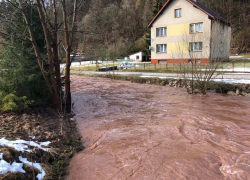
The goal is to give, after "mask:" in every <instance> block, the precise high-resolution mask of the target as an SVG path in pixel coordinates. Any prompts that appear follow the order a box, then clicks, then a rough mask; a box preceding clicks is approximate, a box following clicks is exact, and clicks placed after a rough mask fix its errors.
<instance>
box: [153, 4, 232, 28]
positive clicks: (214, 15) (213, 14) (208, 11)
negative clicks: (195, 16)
mask: <svg viewBox="0 0 250 180" xmlns="http://www.w3.org/2000/svg"><path fill="white" fill-rule="evenodd" d="M171 1H172V0H168V1H167V2H166V3H165V4H164V5H163V7H162V8H161V9H160V11H159V12H158V13H157V14H156V16H155V17H154V18H153V19H152V21H151V22H150V23H149V25H148V27H149V28H150V27H152V24H153V23H154V21H155V20H156V19H157V18H158V17H159V15H160V14H161V13H162V12H163V11H164V10H165V8H166V7H167V5H168V4H169V3H170V2H171ZM186 1H188V2H189V3H191V4H192V5H193V6H194V7H196V8H198V9H200V10H201V11H203V12H204V13H206V14H207V15H208V16H209V17H210V18H212V19H218V20H220V21H222V22H224V23H226V24H228V25H229V23H228V22H227V20H226V19H225V18H223V17H222V16H220V15H219V14H217V13H216V12H214V11H213V10H211V9H209V8H208V7H206V6H204V5H203V4H201V3H199V2H197V1H194V0H186Z"/></svg>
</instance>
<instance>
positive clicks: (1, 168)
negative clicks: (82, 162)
mask: <svg viewBox="0 0 250 180" xmlns="http://www.w3.org/2000/svg"><path fill="white" fill-rule="evenodd" d="M82 149H83V148H82V143H81V139H80V136H79V134H78V133H77V129H76V126H75V121H74V120H73V119H72V118H71V117H66V118H62V117H60V116H58V115H57V113H56V112H54V111H53V110H52V109H50V108H45V109H44V108H43V109H35V110H27V111H26V112H22V113H14V112H8V113H3V112H0V164H1V165H0V179H3V180H12V179H18V180H33V179H36V178H37V179H41V180H42V179H46V180H55V179H57V180H60V179H65V177H66V176H67V174H68V173H67V166H68V164H69V159H70V158H71V157H72V156H73V155H74V154H75V153H76V152H78V151H80V150H82ZM26 158H27V159H26Z"/></svg>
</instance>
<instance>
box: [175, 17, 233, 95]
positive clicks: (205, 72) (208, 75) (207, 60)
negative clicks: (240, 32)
mask: <svg viewBox="0 0 250 180" xmlns="http://www.w3.org/2000/svg"><path fill="white" fill-rule="evenodd" d="M223 26H224V25H223V24H221V22H219V21H214V22H213V27H212V29H211V32H210V31H208V32H210V33H207V35H204V34H199V33H198V34H196V33H193V34H190V33H189V32H188V33H184V34H186V35H183V36H182V37H181V38H182V39H181V40H179V41H180V42H179V43H177V47H176V49H177V51H178V52H179V53H177V54H176V53H173V54H172V56H173V57H172V58H173V59H176V70H177V71H178V72H179V74H180V75H181V76H182V77H183V78H184V79H187V80H191V84H190V87H188V92H189V93H191V94H193V93H194V82H195V85H196V88H195V89H197V90H199V91H200V92H201V93H202V94H206V91H207V89H208V88H209V84H210V82H211V80H212V79H213V78H215V77H216V76H217V75H218V74H219V72H217V70H218V68H219V67H220V66H221V65H222V64H223V62H225V61H227V60H228V57H229V51H230V35H231V28H226V27H223ZM205 32H207V31H206V30H205ZM220 73H221V72H220Z"/></svg>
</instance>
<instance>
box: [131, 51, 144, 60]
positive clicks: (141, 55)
mask: <svg viewBox="0 0 250 180" xmlns="http://www.w3.org/2000/svg"><path fill="white" fill-rule="evenodd" d="M146 57H147V53H146V52H145V51H139V52H136V53H134V54H130V55H129V59H130V60H131V61H132V62H142V61H146V59H147V58H146Z"/></svg>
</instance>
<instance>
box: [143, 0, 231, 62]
mask: <svg viewBox="0 0 250 180" xmlns="http://www.w3.org/2000/svg"><path fill="white" fill-rule="evenodd" d="M148 28H151V48H150V49H151V63H152V64H158V63H170V64H171V63H190V62H193V61H195V62H197V63H202V64H207V63H208V62H209V60H213V59H215V58H223V59H224V58H225V59H228V58H229V55H230V40H231V27H230V24H229V23H228V21H227V20H226V19H225V18H223V17H221V16H220V15H219V14H217V13H216V12H214V11H213V10H211V9H209V8H207V7H206V6H204V5H203V4H201V3H199V2H198V0H167V2H166V3H165V4H164V5H163V7H162V8H161V9H160V11H159V12H158V13H157V15H156V16H155V17H154V18H153V20H152V21H151V22H150V23H149V25H148Z"/></svg>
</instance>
